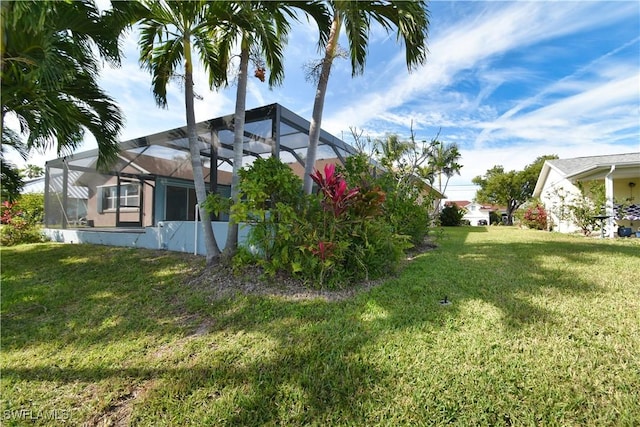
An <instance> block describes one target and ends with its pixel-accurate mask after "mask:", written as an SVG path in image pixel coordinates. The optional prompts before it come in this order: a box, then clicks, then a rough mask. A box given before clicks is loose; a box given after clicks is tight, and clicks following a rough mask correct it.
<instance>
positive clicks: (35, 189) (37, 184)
mask: <svg viewBox="0 0 640 427" xmlns="http://www.w3.org/2000/svg"><path fill="white" fill-rule="evenodd" d="M20 193H22V194H31V193H44V176H41V177H38V178H33V179H30V180H28V181H24V185H23V186H22V190H20Z"/></svg>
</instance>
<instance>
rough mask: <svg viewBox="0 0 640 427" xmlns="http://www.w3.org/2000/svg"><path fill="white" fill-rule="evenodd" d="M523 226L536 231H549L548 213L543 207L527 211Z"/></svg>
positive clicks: (536, 206) (539, 206)
mask: <svg viewBox="0 0 640 427" xmlns="http://www.w3.org/2000/svg"><path fill="white" fill-rule="evenodd" d="M522 224H523V225H525V226H526V227H529V228H532V229H534V230H546V229H547V211H546V210H545V209H544V207H543V206H541V205H538V204H537V205H535V206H534V207H530V208H529V209H527V210H526V211H525V213H524V215H523V217H522Z"/></svg>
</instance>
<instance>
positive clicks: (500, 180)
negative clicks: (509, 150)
mask: <svg viewBox="0 0 640 427" xmlns="http://www.w3.org/2000/svg"><path fill="white" fill-rule="evenodd" d="M557 158H558V156H555V155H547V156H541V157H538V158H537V159H536V160H535V161H534V162H533V163H531V164H529V165H527V166H526V167H525V168H524V170H522V171H513V170H512V171H509V172H505V170H504V168H503V167H502V166H499V165H498V166H494V167H493V168H491V169H489V170H488V171H487V172H486V174H484V175H483V176H476V177H475V178H473V180H472V182H473V183H474V184H476V185H479V186H480V189H479V190H478V191H477V192H476V197H475V199H476V201H478V202H480V203H491V204H494V205H501V206H506V208H507V225H513V214H514V212H515V211H516V210H517V209H518V208H519V207H520V206H522V205H523V204H524V203H526V202H527V201H528V200H529V199H530V198H531V196H532V195H533V190H534V188H535V186H536V182H537V181H538V175H540V171H541V170H542V165H543V164H544V162H545V161H546V160H552V159H557Z"/></svg>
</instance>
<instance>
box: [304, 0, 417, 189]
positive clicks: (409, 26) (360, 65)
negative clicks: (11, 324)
mask: <svg viewBox="0 0 640 427" xmlns="http://www.w3.org/2000/svg"><path fill="white" fill-rule="evenodd" d="M328 3H329V5H330V7H331V9H332V15H333V20H332V23H331V31H330V33H329V38H328V40H327V42H326V44H324V46H325V55H324V59H323V60H322V65H321V69H320V76H319V78H318V86H317V89H316V96H315V99H314V103H313V114H312V118H311V124H310V126H309V148H308V149H307V158H306V163H305V176H304V191H305V193H306V194H310V193H311V189H312V187H313V181H312V180H311V174H312V173H313V169H314V167H315V160H316V152H317V149H318V142H319V139H320V128H321V124H322V112H323V108H324V98H325V94H326V92H327V85H328V83H329V73H330V72H331V65H332V63H333V59H334V58H335V57H336V55H338V53H339V49H338V38H339V36H340V31H341V28H342V26H343V25H344V27H345V30H346V35H347V40H348V42H349V49H348V50H349V56H350V58H351V70H352V76H356V75H358V74H362V73H363V72H364V66H365V62H366V57H367V48H368V41H369V31H370V25H371V21H372V20H373V21H376V22H378V23H379V24H380V25H382V27H383V28H384V29H385V30H387V32H389V31H390V30H391V29H392V28H394V27H395V28H396V34H397V38H398V39H400V38H402V41H403V42H404V45H405V58H406V63H407V68H408V69H409V71H411V70H412V69H413V68H414V67H415V66H417V65H419V64H423V63H424V62H425V60H426V58H427V46H426V39H427V31H428V27H429V12H428V10H427V5H426V2H425V1H422V0H420V1H393V0H391V1H381V0H371V1H340V0H329V2H328Z"/></svg>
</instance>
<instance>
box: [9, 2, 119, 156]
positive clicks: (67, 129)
mask: <svg viewBox="0 0 640 427" xmlns="http://www.w3.org/2000/svg"><path fill="white" fill-rule="evenodd" d="M1 8H2V9H1V10H2V12H1V13H2V16H1V19H2V37H0V39H1V49H0V53H1V55H0V56H1V70H2V71H1V79H2V89H1V91H2V93H1V96H0V98H1V99H2V112H1V115H0V131H1V132H2V140H3V143H5V142H10V145H12V146H17V145H19V144H18V140H20V135H18V134H17V133H15V132H11V131H10V130H9V129H7V128H5V126H4V124H5V123H4V121H5V117H6V115H7V114H12V115H14V116H16V117H17V119H18V122H19V123H20V133H21V134H22V135H26V136H27V139H26V141H25V142H23V145H24V148H25V150H26V152H27V153H28V152H29V151H30V150H31V149H33V148H38V149H49V148H55V149H56V151H57V153H58V155H61V154H62V153H63V152H68V151H72V150H73V149H75V148H77V147H78V146H79V145H80V143H81V142H82V140H83V137H84V134H85V131H87V130H88V131H89V132H90V133H92V134H93V136H94V137H95V138H96V141H97V143H98V149H99V155H98V167H105V166H107V165H108V164H109V163H110V162H111V161H112V160H114V159H115V158H116V155H117V153H118V140H117V136H118V133H119V132H120V129H121V127H122V122H123V118H122V115H121V113H120V110H119V108H118V107H117V105H116V104H115V102H114V100H113V99H112V98H111V97H109V96H108V95H107V94H106V93H105V92H103V91H102V90H101V89H100V87H99V86H98V84H97V78H98V74H99V70H100V66H101V61H100V58H99V57H98V56H97V55H96V54H95V53H94V50H97V51H98V52H99V54H100V57H101V58H102V59H105V60H107V61H108V62H110V63H111V64H114V65H118V64H119V54H120V52H119V48H118V36H119V34H120V30H121V29H122V28H117V27H116V26H115V25H114V24H116V23H117V22H116V21H111V22H109V23H108V22H107V20H106V19H105V16H102V15H100V13H99V11H98V9H97V8H96V6H95V4H94V2H93V1H91V0H82V1H77V2H59V1H23V2H2V5H1ZM94 48H95V49H94Z"/></svg>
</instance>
